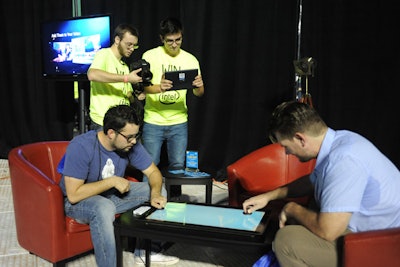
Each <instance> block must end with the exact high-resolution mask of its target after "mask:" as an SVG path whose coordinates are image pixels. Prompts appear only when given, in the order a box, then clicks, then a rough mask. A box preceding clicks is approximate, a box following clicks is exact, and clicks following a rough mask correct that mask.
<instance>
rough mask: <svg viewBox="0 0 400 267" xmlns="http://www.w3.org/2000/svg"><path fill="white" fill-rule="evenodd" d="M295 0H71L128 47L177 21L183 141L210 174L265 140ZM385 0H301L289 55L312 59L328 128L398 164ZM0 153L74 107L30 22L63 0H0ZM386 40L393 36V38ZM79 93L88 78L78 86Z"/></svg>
mask: <svg viewBox="0 0 400 267" xmlns="http://www.w3.org/2000/svg"><path fill="white" fill-rule="evenodd" d="M298 1H299V0H287V1H282V0H252V1H243V0H242V1H237V0H236V1H235V0H218V1H214V0H184V1H179V0H164V1H162V0H145V1H137V0H124V1H122V0H117V1H107V0H82V9H81V10H82V15H83V16H86V15H95V14H104V13H110V14H112V16H113V27H115V26H116V25H117V24H119V23H122V22H127V23H131V24H133V25H134V26H136V27H137V28H138V29H139V33H140V36H139V43H140V48H139V49H138V50H137V51H135V52H134V54H133V56H132V58H131V59H130V60H137V59H139V58H140V57H141V55H142V53H143V52H144V51H145V50H147V49H149V48H153V47H155V46H158V45H159V44H160V40H159V36H158V25H159V22H160V20H161V19H163V18H165V17H167V16H175V17H178V18H179V19H181V21H182V22H183V24H184V26H185V33H184V41H183V46H182V48H183V49H185V50H187V51H190V52H192V53H193V54H194V55H195V56H196V57H197V58H198V59H199V61H200V64H201V68H202V74H203V79H204V81H205V95H204V97H202V98H200V99H199V98H196V97H194V96H193V95H192V94H191V93H190V94H189V95H188V106H189V147H188V149H191V150H198V151H199V158H200V162H199V164H200V168H201V169H202V170H203V171H207V172H210V173H212V174H216V173H217V172H218V171H220V170H224V169H225V168H226V166H227V165H228V164H230V163H233V162H234V161H235V160H237V159H239V158H240V157H242V156H244V155H245V154H247V153H249V152H251V151H252V150H255V149H257V148H259V147H261V146H264V145H266V144H269V140H268V139H267V136H268V128H267V127H268V119H269V116H270V114H271V112H272V110H273V108H274V107H275V106H276V105H278V104H279V103H281V102H282V101H286V100H292V99H293V98H294V68H293V60H294V59H296V42H297V36H296V35H297V26H298V25H297V22H298V4H299V2H298ZM395 6H396V5H395V2H394V1H378V0H374V1H344V0H340V1H332V0H328V1H311V0H303V20H302V37H301V50H300V51H301V57H313V58H315V59H316V61H317V67H316V69H315V76H314V77H310V78H309V91H310V93H311V95H312V99H313V104H314V106H315V108H316V109H317V110H318V111H319V112H320V113H321V114H322V116H323V117H324V119H325V121H326V122H327V123H328V125H329V126H330V127H332V128H334V129H349V130H353V131H356V132H358V133H360V134H362V135H364V136H366V137H367V138H369V139H370V140H371V141H372V142H374V143H375V145H376V146H377V147H378V148H379V149H380V150H381V151H382V152H383V153H384V154H386V155H387V156H388V157H389V158H390V159H391V160H392V161H393V162H394V163H395V164H396V165H397V166H398V167H399V166H400V141H399V140H400V138H398V132H399V128H400V127H399V122H400V119H399V117H398V112H397V106H398V103H397V102H398V101H397V98H398V96H397V95H398V93H397V91H398V89H399V88H398V87H399V86H398V82H397V80H398V79H397V78H398V77H397V76H398V73H399V63H398V62H399V60H398V59H399V56H398V54H399V53H398V43H397V42H396V41H397V35H398V26H399V22H398V20H397V16H398V14H399V11H400V10H399V9H398V8H397V7H395ZM0 7H1V11H0V14H1V15H0V27H1V32H2V34H3V37H2V49H1V50H0V58H1V61H0V64H1V65H0V66H1V72H0V79H1V84H2V86H1V96H2V101H1V102H2V103H1V105H0V122H1V123H2V130H1V131H0V153H1V154H0V155H1V157H2V158H6V157H7V154H8V151H9V150H10V149H11V148H12V147H15V146H18V145H21V144H25V143H31V142H38V141H47V140H70V139H71V138H72V137H73V128H74V126H75V125H76V123H77V118H76V117H77V114H78V107H77V102H76V100H74V96H73V82H66V81H48V80H44V79H42V78H41V48H40V25H41V23H42V22H43V21H45V20H51V19H60V18H68V17H71V16H72V15H71V14H72V3H71V0H58V1H52V0H42V1H29V0H13V1H7V2H4V1H2V2H1V4H0ZM395 39H396V40H395ZM79 87H80V88H84V89H85V90H86V93H87V94H88V89H89V84H88V82H80V83H79Z"/></svg>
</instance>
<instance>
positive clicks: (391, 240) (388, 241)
mask: <svg viewBox="0 0 400 267" xmlns="http://www.w3.org/2000/svg"><path fill="white" fill-rule="evenodd" d="M342 259H343V267H360V266H362V267H376V266H385V267H397V266H400V228H393V229H385V230H375V231H368V232H359V233H351V234H348V235H346V236H344V238H343V258H342Z"/></svg>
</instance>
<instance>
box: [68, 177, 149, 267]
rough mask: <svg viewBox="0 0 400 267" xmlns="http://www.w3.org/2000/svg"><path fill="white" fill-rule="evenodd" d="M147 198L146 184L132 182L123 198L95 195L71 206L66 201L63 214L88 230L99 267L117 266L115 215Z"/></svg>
mask: <svg viewBox="0 0 400 267" xmlns="http://www.w3.org/2000/svg"><path fill="white" fill-rule="evenodd" d="M149 198H150V187H149V184H148V183H135V182H131V187H130V190H129V191H128V192H127V193H125V194H123V195H118V194H108V195H104V196H103V195H96V196H93V197H89V198H87V199H84V200H81V201H80V202H78V203H76V204H73V205H72V204H71V203H70V202H69V201H68V199H67V198H65V201H64V208H65V214H66V215H67V216H69V217H71V218H74V219H76V220H77V221H79V222H81V223H87V224H89V226H90V234H91V237H92V242H93V247H94V254H95V258H96V263H97V266H98V267H114V266H116V265H117V258H116V247H115V237H114V225H113V222H114V219H115V215H116V214H118V213H122V212H125V211H126V210H128V209H130V208H133V207H135V206H137V205H139V204H142V203H143V202H146V201H149Z"/></svg>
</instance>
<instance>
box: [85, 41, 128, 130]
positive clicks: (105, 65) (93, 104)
mask: <svg viewBox="0 0 400 267" xmlns="http://www.w3.org/2000/svg"><path fill="white" fill-rule="evenodd" d="M90 68H94V69H100V70H104V71H107V72H110V73H116V74H121V75H125V74H129V67H128V66H127V65H126V64H125V63H124V62H123V61H121V60H119V59H118V58H116V57H115V55H114V54H113V52H112V51H111V48H104V49H101V50H99V51H98V52H97V53H96V55H95V57H94V59H93V62H92V65H91V66H90ZM128 92H132V85H131V84H130V83H124V82H117V83H104V82H94V81H92V82H90V107H89V109H90V118H91V120H92V121H94V122H95V123H97V124H99V125H103V119H104V115H105V114H106V112H107V110H108V109H109V108H110V107H112V106H115V105H129V104H130V103H129V99H128V96H127V94H128Z"/></svg>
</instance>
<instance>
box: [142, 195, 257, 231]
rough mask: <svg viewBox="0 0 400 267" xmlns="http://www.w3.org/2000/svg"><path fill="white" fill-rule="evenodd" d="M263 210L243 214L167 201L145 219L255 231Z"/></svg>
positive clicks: (231, 210)
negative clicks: (164, 205) (162, 206)
mask: <svg viewBox="0 0 400 267" xmlns="http://www.w3.org/2000/svg"><path fill="white" fill-rule="evenodd" d="M264 214H265V212H264V211H255V212H253V213H252V214H243V210H242V209H236V208H229V207H220V206H206V205H195V204H187V203H175V202H168V203H167V205H166V207H165V208H164V209H162V210H155V211H154V212H153V213H151V214H150V215H148V216H147V217H146V219H148V220H157V221H166V222H176V223H181V224H194V225H204V226H211V227H220V228H230V229H237V230H245V231H253V232H255V231H257V227H258V226H259V224H260V223H261V221H262V219H263V216H264Z"/></svg>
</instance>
